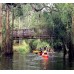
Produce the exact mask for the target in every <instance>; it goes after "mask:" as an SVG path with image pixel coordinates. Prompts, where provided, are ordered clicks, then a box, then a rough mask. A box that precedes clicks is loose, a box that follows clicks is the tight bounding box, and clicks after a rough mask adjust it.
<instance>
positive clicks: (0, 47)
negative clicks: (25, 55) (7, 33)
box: [0, 3, 2, 51]
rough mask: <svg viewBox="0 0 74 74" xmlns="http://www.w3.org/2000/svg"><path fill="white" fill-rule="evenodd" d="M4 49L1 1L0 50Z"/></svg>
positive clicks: (0, 4) (0, 7)
mask: <svg viewBox="0 0 74 74" xmlns="http://www.w3.org/2000/svg"><path fill="white" fill-rule="evenodd" d="M1 50H2V3H0V51H1Z"/></svg>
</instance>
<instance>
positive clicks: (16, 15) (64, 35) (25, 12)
mask: <svg viewBox="0 0 74 74" xmlns="http://www.w3.org/2000/svg"><path fill="white" fill-rule="evenodd" d="M0 10H2V11H3V12H2V13H0V17H2V19H3V21H1V22H2V26H3V29H2V34H3V36H2V41H1V42H2V45H3V46H2V45H1V46H2V48H3V50H4V48H6V47H7V52H10V51H8V49H9V48H12V43H13V41H12V30H13V29H26V28H27V29H35V31H36V33H37V34H41V33H42V32H43V31H47V33H48V34H49V35H51V36H54V38H51V39H47V40H42V39H38V40H25V42H26V43H27V44H29V45H28V46H30V47H28V48H31V49H39V48H40V47H43V46H44V45H45V46H49V47H53V48H54V50H55V51H61V50H62V51H63V52H64V56H65V54H66V52H69V57H70V58H71V57H73V56H74V55H73V53H74V50H73V48H74V47H73V46H74V38H73V37H74V32H73V27H74V4H72V3H71V4H68V3H65V4H64V3H62V4H61V3H60V4H58V3H57V4H49V3H42V4H37V3H36V4H26V3H25V4H24V3H23V4H17V3H10V4H9V3H8V4H2V7H1V4H0ZM1 14H2V16H1ZM0 19H1V18H0ZM1 22H0V24H1ZM0 28H1V25H0ZM0 38H1V36H0ZM1 42H0V43H1ZM8 47H9V48H8ZM3 50H2V51H3ZM4 51H5V50H4Z"/></svg>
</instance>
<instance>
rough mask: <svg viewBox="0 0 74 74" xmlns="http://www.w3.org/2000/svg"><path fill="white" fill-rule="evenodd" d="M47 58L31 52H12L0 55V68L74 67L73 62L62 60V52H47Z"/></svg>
mask: <svg viewBox="0 0 74 74" xmlns="http://www.w3.org/2000/svg"><path fill="white" fill-rule="evenodd" d="M49 55H50V56H49V58H48V59H44V58H42V57H41V56H39V55H37V54H33V53H29V54H21V53H18V52H14V55H13V57H1V58H0V69H1V70H65V69H67V70H68V69H74V62H68V60H67V59H66V60H65V61H63V58H62V56H61V55H62V53H58V54H57V53H53V54H51V53H50V54H49Z"/></svg>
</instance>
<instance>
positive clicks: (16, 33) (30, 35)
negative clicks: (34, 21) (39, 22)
mask: <svg viewBox="0 0 74 74" xmlns="http://www.w3.org/2000/svg"><path fill="white" fill-rule="evenodd" d="M21 38H22V39H23V38H26V39H39V38H40V39H50V38H51V36H50V35H49V34H47V33H45V34H44V33H41V34H37V33H36V32H35V31H34V30H33V29H16V30H13V39H14V40H17V39H21Z"/></svg>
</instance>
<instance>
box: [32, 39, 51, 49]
mask: <svg viewBox="0 0 74 74" xmlns="http://www.w3.org/2000/svg"><path fill="white" fill-rule="evenodd" d="M32 46H33V47H34V48H35V49H40V48H43V47H45V46H48V47H50V45H49V43H47V42H46V41H41V40H40V39H37V40H34V41H33V43H32Z"/></svg>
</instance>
